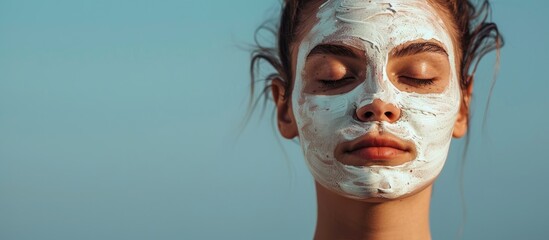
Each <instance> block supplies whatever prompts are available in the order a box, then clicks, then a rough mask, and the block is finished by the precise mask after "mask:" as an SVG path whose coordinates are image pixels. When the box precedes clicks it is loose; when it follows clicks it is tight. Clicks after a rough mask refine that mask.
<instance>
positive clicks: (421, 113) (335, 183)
mask: <svg viewBox="0 0 549 240" xmlns="http://www.w3.org/2000/svg"><path fill="white" fill-rule="evenodd" d="M317 18H318V22H317V23H316V24H315V25H314V27H313V28H312V30H311V31H310V32H309V33H308V34H307V35H306V36H305V38H304V40H303V41H302V42H301V44H300V45H299V51H298V55H297V67H296V73H297V74H296V79H295V84H294V89H293V92H292V104H293V106H292V107H293V110H294V116H295V118H296V121H297V125H298V128H299V140H300V144H301V147H302V149H303V151H304V154H305V158H306V162H307V165H308V166H309V169H310V171H311V173H312V175H313V177H314V178H315V180H316V181H317V182H318V183H320V184H321V185H322V186H324V187H326V188H328V189H330V190H332V191H335V192H337V193H339V194H342V195H344V196H347V197H351V198H355V199H370V198H386V199H395V198H399V197H403V196H405V195H407V194H410V193H413V192H415V191H419V190H420V189H423V188H424V187H425V186H427V185H428V184H430V183H432V181H433V180H434V179H435V178H436V177H437V176H438V174H439V173H440V171H441V170H442V167H443V165H444V162H445V161H446V158H447V155H448V149H449V147H450V141H451V139H452V131H453V127H454V123H455V121H456V118H457V114H458V112H459V107H460V97H461V96H460V88H459V84H458V79H457V71H456V69H455V54H454V47H453V44H452V41H451V38H450V35H449V33H448V30H446V27H445V25H444V23H443V21H442V19H441V18H440V17H439V16H438V15H437V12H436V11H435V9H434V8H433V7H432V6H431V5H429V4H428V3H427V2H426V1H424V0H423V1H422V0H393V1H387V0H385V1H382V0H371V1H364V0H362V1H361V0H328V1H327V2H325V3H324V4H322V6H321V7H320V8H319V11H318V13H317ZM418 40H424V41H429V40H435V41H438V42H439V43H441V44H442V45H443V46H444V48H445V49H446V51H447V52H448V55H449V56H448V57H449V63H450V76H449V79H450V81H449V84H448V86H447V87H446V89H445V90H444V91H443V92H442V93H428V94H420V93H414V92H405V91H401V90H399V89H397V88H396V87H395V86H394V85H393V83H392V82H391V81H390V80H389V77H388V74H387V62H388V58H389V53H390V52H391V50H393V49H394V48H395V47H397V46H399V45H402V44H404V43H408V42H411V41H418ZM329 43H332V44H344V45H348V46H351V47H354V48H357V49H360V50H363V51H364V52H365V53H366V59H368V63H364V64H367V66H366V69H367V73H368V74H367V77H366V79H364V82H363V83H361V84H360V85H358V86H357V87H356V88H354V89H353V90H351V91H349V92H346V93H343V94H339V95H319V94H309V93H305V92H304V86H305V82H304V79H303V76H304V67H305V61H306V58H307V56H308V54H309V52H310V51H311V50H312V49H313V48H314V47H315V46H318V45H320V44H329ZM374 99H380V100H382V101H384V102H386V103H389V104H394V105H395V106H397V107H398V108H399V109H400V110H401V116H400V118H399V119H398V120H397V121H396V122H393V123H389V122H385V121H382V122H362V121H359V120H356V119H355V118H354V117H353V116H354V114H355V112H356V110H357V108H361V107H363V106H366V105H368V104H370V103H372V102H373V100H374ZM381 131H382V132H388V133H391V134H393V135H394V136H396V137H398V138H400V139H402V140H406V141H410V142H413V143H414V145H415V147H416V150H417V154H416V158H415V159H413V160H411V161H408V162H406V163H404V164H401V165H399V166H349V165H345V164H343V163H341V162H339V161H337V160H336V158H335V156H334V149H335V148H336V146H337V145H338V144H340V143H342V142H347V141H351V140H354V139H357V138H359V137H361V136H364V135H366V134H368V133H370V132H381Z"/></svg>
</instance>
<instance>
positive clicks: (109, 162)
mask: <svg viewBox="0 0 549 240" xmlns="http://www.w3.org/2000/svg"><path fill="white" fill-rule="evenodd" d="M548 7H549V3H548V2H547V1H541V0H538V1H536V0H527V1H514V0H497V1H494V2H493V9H494V15H493V20H494V21H496V22H497V23H498V24H499V27H500V29H501V31H502V33H503V34H504V36H505V40H506V43H507V44H506V46H505V48H504V49H503V51H502V52H501V68H500V73H499V77H498V80H497V84H496V87H495V89H494V92H493V95H492V98H491V104H490V106H489V110H488V114H487V115H486V125H485V126H483V124H482V121H483V119H484V117H485V114H484V109H485V106H486V102H487V101H486V100H487V96H488V91H489V86H490V81H491V79H492V70H493V65H494V60H495V55H494V54H491V55H489V56H488V57H487V58H486V59H485V60H484V61H483V62H482V64H481V69H480V70H479V73H478V75H477V82H476V86H475V93H474V97H475V99H474V109H473V126H472V135H471V142H470V148H469V154H468V155H467V157H466V162H465V165H464V166H465V167H464V174H463V178H461V177H460V166H461V164H462V160H461V159H462V154H461V152H462V149H463V146H464V140H458V141H455V142H454V143H453V146H452V151H451V153H450V157H449V159H448V161H447V164H446V167H445V169H444V171H443V173H442V175H441V176H440V178H439V180H438V182H437V183H436V186H435V191H434V196H433V203H432V212H431V222H432V232H433V235H434V239H454V238H455V237H457V236H458V235H459V233H458V232H459V231H460V229H461V228H462V227H463V226H464V231H463V238H464V239H547V236H548V235H549V221H547V216H548V215H549V207H548V205H547V203H548V202H549V190H548V187H547V183H548V182H549V177H548V174H547V172H548V170H549V157H548V156H547V149H548V146H547V144H548V143H549V125H548V124H549V123H548V122H547V119H549V113H548V111H547V110H548V106H547V104H548V103H549V100H548V95H549V94H548V90H549V78H548V74H547V73H545V70H548V67H547V65H548V63H549V60H548V59H547V56H549V44H548V43H549V28H548V27H547V24H548V23H549V15H548V14H547V13H546V9H548ZM278 9H279V2H278V1H276V0H269V1H250V0H233V1H190V0H183V1H181V0H178V1H176V0H165V1H143V0H94V1H92V0H80V1H73V0H57V1H56V0H48V1H38V0H17V1H16V0H0V239H2V240H27V239H28V240H34V239H42V240H48V239H51V240H54V239H55V240H59V239H132V240H137V239H277V240H278V239H311V238H312V234H313V231H314V224H315V214H316V209H315V208H316V206H315V196H314V189H313V181H312V178H311V176H310V175H309V173H308V171H307V169H306V167H305V165H304V162H303V159H302V155H301V152H300V149H299V147H298V145H297V144H295V143H293V142H291V141H287V140H284V139H282V138H280V137H278V133H277V132H276V131H275V130H273V125H272V115H271V112H272V111H271V109H272V107H273V105H272V104H269V105H267V110H266V113H265V115H264V117H263V118H260V117H259V115H260V114H259V113H260V112H259V111H257V112H256V114H255V115H254V117H253V118H252V119H251V121H250V123H249V124H248V125H247V127H246V128H245V129H241V128H240V123H241V120H242V118H243V116H244V115H245V113H246V110H247V108H246V107H247V100H248V97H249V96H248V95H249V89H248V88H249V71H248V69H249V56H250V52H249V51H248V50H246V49H247V47H248V46H249V45H248V44H250V43H252V42H253V34H254V30H255V29H256V28H257V27H258V26H259V25H260V24H261V23H262V22H263V21H265V20H269V19H273V18H274V17H276V15H277V13H278ZM285 154H286V155H287V156H286V155H285ZM460 182H462V183H463V186H464V192H463V194H461V193H460V190H459V189H460ZM461 197H463V198H464V199H465V206H466V208H463V207H462V204H461V201H460V198H461ZM463 213H465V219H464V218H463V215H464V214H463Z"/></svg>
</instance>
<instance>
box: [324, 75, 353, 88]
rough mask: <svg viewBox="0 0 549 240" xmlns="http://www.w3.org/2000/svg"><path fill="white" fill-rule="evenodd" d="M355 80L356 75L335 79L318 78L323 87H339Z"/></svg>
mask: <svg viewBox="0 0 549 240" xmlns="http://www.w3.org/2000/svg"><path fill="white" fill-rule="evenodd" d="M354 80H355V78H354V77H344V78H341V79H334V80H318V82H319V83H320V84H322V86H323V87H326V88H338V87H341V86H345V85H347V84H349V83H351V82H353V81H354Z"/></svg>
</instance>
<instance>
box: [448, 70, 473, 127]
mask: <svg viewBox="0 0 549 240" xmlns="http://www.w3.org/2000/svg"><path fill="white" fill-rule="evenodd" d="M469 78H470V79H469V82H470V84H469V86H467V89H465V90H463V91H462V97H463V101H462V102H461V107H460V109H459V113H458V117H457V119H456V122H455V124H454V132H453V134H452V135H453V136H454V137H455V138H460V137H463V136H464V135H465V134H466V133H467V128H468V126H469V124H468V123H469V103H470V102H471V96H472V94H473V76H469Z"/></svg>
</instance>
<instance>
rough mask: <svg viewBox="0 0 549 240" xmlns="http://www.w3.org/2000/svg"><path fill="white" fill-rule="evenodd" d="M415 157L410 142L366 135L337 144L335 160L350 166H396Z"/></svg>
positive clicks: (395, 138) (388, 136)
mask: <svg viewBox="0 0 549 240" xmlns="http://www.w3.org/2000/svg"><path fill="white" fill-rule="evenodd" d="M415 156H416V150H415V146H414V144H413V143H412V142H408V141H404V140H401V139H399V138H397V137H394V136H393V135H390V134H367V135H364V136H362V137H359V138H357V139H355V140H352V141H349V142H344V143H341V144H339V145H338V146H337V147H336V149H335V157H336V159H337V160H338V161H339V162H341V163H343V164H345V165H350V166H373V165H381V166H398V165H401V164H403V163H406V162H409V161H411V160H413V159H414V158H415Z"/></svg>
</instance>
